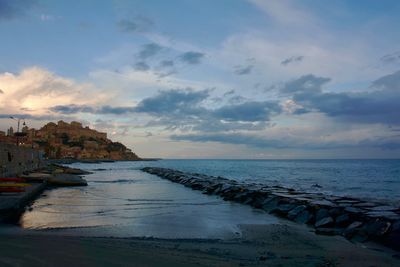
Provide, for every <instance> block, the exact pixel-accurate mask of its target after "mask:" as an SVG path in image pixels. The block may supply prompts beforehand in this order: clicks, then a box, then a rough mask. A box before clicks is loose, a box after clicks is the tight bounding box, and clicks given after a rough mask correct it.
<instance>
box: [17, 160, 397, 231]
mask: <svg viewBox="0 0 400 267" xmlns="http://www.w3.org/2000/svg"><path fill="white" fill-rule="evenodd" d="M145 166H159V167H167V168H174V169H178V170H181V171H187V172H197V173H204V174H208V175H214V176H223V177H226V178H231V179H235V180H239V181H244V182H248V183H254V182H256V183H262V184H267V185H281V186H284V187H290V188H294V189H297V190H300V191H308V192H322V193H325V194H330V195H341V196H352V197H359V198H364V199H373V200H379V201H383V202H388V203H391V204H395V205H399V203H400V160H161V161H153V162H151V161H145V162H114V163H110V162H107V163H98V164H97V163H96V164H82V163H75V164H72V167H77V168H81V169H85V170H89V171H93V172H94V174H91V175H87V176H86V177H85V178H86V179H87V180H88V186H87V187H75V188H58V189H54V190H49V191H46V192H45V193H44V196H42V197H41V198H39V199H38V200H36V201H35V202H34V203H33V205H32V209H31V210H30V211H28V212H25V213H24V214H23V216H22V217H21V220H20V225H21V226H22V227H23V228H27V229H34V230H43V229H45V230H47V231H48V230H51V231H54V230H57V231H59V232H60V233H63V234H72V235H94V236H119V237H121V236H123V237H129V236H154V237H160V238H227V237H229V238H231V237H238V236H240V234H241V233H240V225H242V224H273V223H281V221H280V219H278V218H276V217H274V216H271V215H269V214H266V213H265V212H263V211H261V210H256V209H252V208H251V207H248V206H245V205H241V204H239V203H231V202H227V201H223V200H222V199H221V198H219V197H216V196H208V195H204V194H201V192H199V191H194V190H191V189H189V188H186V187H184V186H183V185H180V184H176V183H172V182H170V181H167V180H165V179H161V178H159V177H157V176H154V175H150V174H147V173H144V172H142V171H140V168H142V167H145ZM316 184H318V187H316V186H315V185H316Z"/></svg>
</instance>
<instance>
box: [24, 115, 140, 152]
mask: <svg viewBox="0 0 400 267" xmlns="http://www.w3.org/2000/svg"><path fill="white" fill-rule="evenodd" d="M23 132H24V133H26V137H25V142H26V144H31V145H32V146H33V147H37V148H39V149H41V150H43V151H44V152H45V156H46V157H47V158H50V159H64V158H72V159H109V160H140V158H139V157H138V156H137V155H136V154H135V153H133V152H132V151H131V150H130V149H128V148H127V147H125V146H124V145H123V144H121V143H119V142H113V141H111V140H110V139H108V138H107V133H102V132H98V131H96V130H93V129H90V128H89V127H83V126H82V124H81V123H79V122H71V123H66V122H64V121H59V122H58V123H57V124H56V123H53V122H49V123H48V124H46V125H44V126H43V127H42V128H40V129H39V130H36V129H27V128H24V129H23Z"/></svg>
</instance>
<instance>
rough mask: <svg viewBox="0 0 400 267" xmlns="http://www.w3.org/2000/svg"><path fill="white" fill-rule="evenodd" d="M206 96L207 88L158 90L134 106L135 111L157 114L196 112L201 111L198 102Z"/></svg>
mask: <svg viewBox="0 0 400 267" xmlns="http://www.w3.org/2000/svg"><path fill="white" fill-rule="evenodd" d="M208 96H209V91H208V90H202V91H193V90H191V89H185V90H168V91H160V92H159V93H158V94H157V95H156V96H153V97H149V98H145V99H143V100H142V101H141V102H140V103H139V104H138V105H137V106H136V108H135V111H136V112H145V113H149V114H154V115H158V116H164V115H165V116H169V115H170V114H175V115H185V114H198V113H200V112H203V108H200V106H199V105H200V103H201V102H203V101H204V100H206V99H207V98H208Z"/></svg>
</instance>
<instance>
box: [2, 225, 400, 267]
mask: <svg viewBox="0 0 400 267" xmlns="http://www.w3.org/2000/svg"><path fill="white" fill-rule="evenodd" d="M305 229H306V228H305V227H297V226H295V225H293V226H292V225H280V224H273V225H244V226H241V230H242V237H241V238H238V239H233V240H207V239H206V240H199V239H186V240H185V239H152V238H126V239H122V238H106V237H101V238H95V237H72V236H62V235H59V234H57V233H51V232H47V233H46V232H45V233H40V232H35V231H33V232H26V231H24V232H23V233H15V232H13V231H11V232H9V233H7V231H2V235H1V238H0V265H1V266H351V267H356V266H400V259H399V254H398V252H395V251H392V250H388V249H386V248H383V247H380V246H377V245H371V244H353V243H350V242H349V241H348V240H345V239H344V238H342V237H337V236H336V237H330V236H319V235H315V234H314V233H312V232H311V231H309V230H307V229H306V230H305Z"/></svg>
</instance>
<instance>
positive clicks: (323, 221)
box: [315, 217, 334, 228]
mask: <svg viewBox="0 0 400 267" xmlns="http://www.w3.org/2000/svg"><path fill="white" fill-rule="evenodd" d="M333 222H334V221H333V219H332V217H325V218H323V219H320V220H318V221H317V222H316V223H315V227H317V228H318V227H328V226H331V225H332V224H333Z"/></svg>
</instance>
